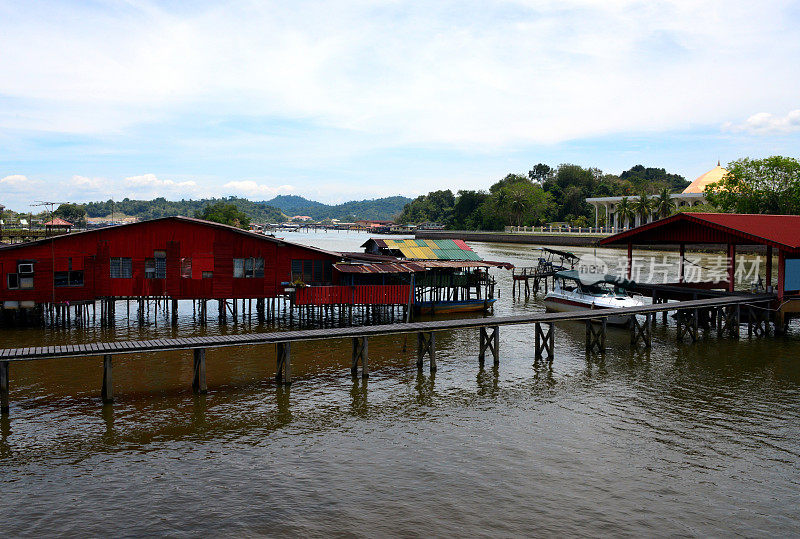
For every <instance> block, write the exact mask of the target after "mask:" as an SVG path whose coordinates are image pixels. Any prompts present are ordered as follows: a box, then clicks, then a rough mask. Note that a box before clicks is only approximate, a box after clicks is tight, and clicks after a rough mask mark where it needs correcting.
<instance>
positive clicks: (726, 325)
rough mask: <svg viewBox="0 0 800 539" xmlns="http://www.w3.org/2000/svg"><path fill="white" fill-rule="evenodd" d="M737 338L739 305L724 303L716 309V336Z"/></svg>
mask: <svg viewBox="0 0 800 539" xmlns="http://www.w3.org/2000/svg"><path fill="white" fill-rule="evenodd" d="M724 335H727V336H728V337H730V338H732V339H738V338H739V305H726V306H724V307H719V309H718V311H717V338H719V337H722V336H724Z"/></svg>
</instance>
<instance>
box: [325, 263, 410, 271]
mask: <svg viewBox="0 0 800 539" xmlns="http://www.w3.org/2000/svg"><path fill="white" fill-rule="evenodd" d="M333 267H334V269H335V270H336V271H338V272H341V273H415V272H418V271H425V267H424V266H420V265H418V264H415V263H414V262H402V263H401V262H381V263H377V264H345V263H340V264H334V265H333Z"/></svg>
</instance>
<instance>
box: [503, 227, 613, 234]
mask: <svg viewBox="0 0 800 539" xmlns="http://www.w3.org/2000/svg"><path fill="white" fill-rule="evenodd" d="M628 228H629V227H611V226H570V225H563V226H550V225H547V226H507V227H505V231H506V232H508V233H511V234H526V233H527V234H615V233H617V232H622V231H623V230H627V229H628Z"/></svg>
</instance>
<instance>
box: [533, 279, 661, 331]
mask: <svg viewBox="0 0 800 539" xmlns="http://www.w3.org/2000/svg"><path fill="white" fill-rule="evenodd" d="M554 280H555V284H554V287H553V290H552V291H550V292H549V293H548V294H547V295H546V296H545V298H544V305H545V309H546V310H547V311H548V312H571V311H581V310H585V309H620V308H623V307H641V306H643V305H645V302H644V297H643V296H641V295H640V294H636V295H632V294H630V292H629V290H630V289H631V287H632V286H633V285H634V284H635V283H634V282H633V281H628V280H626V279H623V278H622V277H618V276H616V275H608V274H596V273H579V272H578V271H576V270H563V271H559V272H558V273H556V274H555V279H554ZM606 320H607V323H608V324H612V325H616V326H626V325H628V324H629V323H630V315H622V316H615V315H609V316H608V317H607V319H606Z"/></svg>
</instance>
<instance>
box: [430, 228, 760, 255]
mask: <svg viewBox="0 0 800 539" xmlns="http://www.w3.org/2000/svg"><path fill="white" fill-rule="evenodd" d="M607 236H608V234H586V233H584V234H578V233H560V234H541V233H539V234H537V233H534V232H522V233H520V232H483V231H476V230H418V231H416V233H415V234H414V237H415V238H416V239H428V240H436V239H440V240H441V239H459V240H464V241H480V242H487V243H518V244H523V245H550V246H556V247H593V246H595V245H596V243H597V242H598V241H599V240H600V239H602V238H605V237H607ZM635 248H636V249H638V250H656V251H677V250H678V245H636V246H635ZM686 250H687V251H692V252H703V253H717V252H727V245H722V244H719V245H694V244H687V245H686ZM736 250H737V252H740V253H765V252H766V248H765V247H764V246H763V245H739V246H737V247H736Z"/></svg>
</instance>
